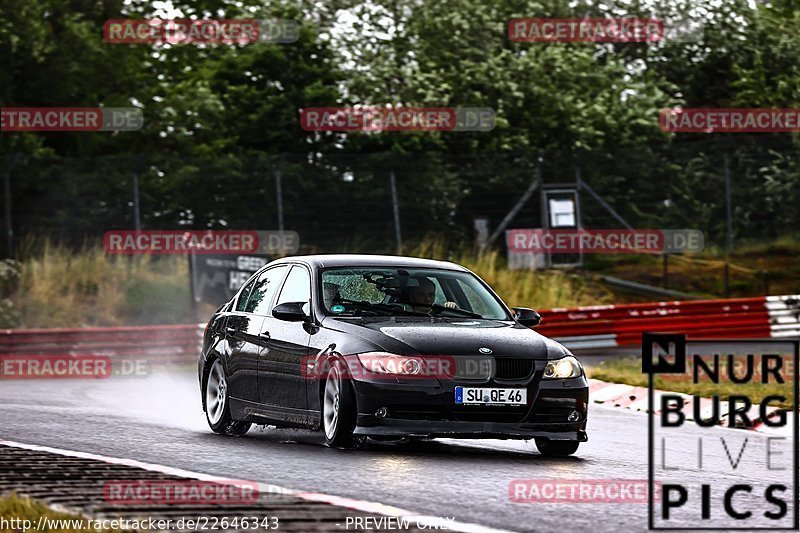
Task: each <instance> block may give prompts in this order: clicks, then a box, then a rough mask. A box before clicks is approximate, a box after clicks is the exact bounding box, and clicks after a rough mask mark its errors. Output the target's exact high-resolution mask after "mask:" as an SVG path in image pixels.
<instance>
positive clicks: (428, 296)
mask: <svg viewBox="0 0 800 533" xmlns="http://www.w3.org/2000/svg"><path fill="white" fill-rule="evenodd" d="M418 281H419V285H417V286H416V287H408V288H407V289H406V291H407V292H406V294H407V296H406V300H407V301H408V303H409V304H411V310H412V311H414V312H416V313H430V311H431V309H432V306H433V304H434V302H435V301H436V285H434V284H433V282H432V281H431V280H430V279H428V278H418ZM443 307H448V308H451V309H454V308H456V307H458V306H457V305H456V304H455V302H445V303H444V305H443Z"/></svg>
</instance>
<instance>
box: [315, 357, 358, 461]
mask: <svg viewBox="0 0 800 533" xmlns="http://www.w3.org/2000/svg"><path fill="white" fill-rule="evenodd" d="M321 403H322V407H321V410H322V413H321V414H322V432H323V434H324V435H325V444H327V445H328V446H330V447H331V448H355V447H358V446H360V445H361V444H362V443H363V442H364V439H363V438H361V437H357V436H355V435H353V430H354V429H355V427H356V415H357V412H358V411H357V407H356V398H355V393H354V392H353V389H352V387H351V386H350V384H349V383H348V382H347V381H345V380H344V379H343V375H342V369H341V364H340V363H339V362H338V361H336V362H334V364H332V365H331V367H330V369H328V373H327V374H326V375H325V386H324V387H323V389H322V402H321Z"/></svg>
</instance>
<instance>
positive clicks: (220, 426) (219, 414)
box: [203, 359, 250, 436]
mask: <svg viewBox="0 0 800 533" xmlns="http://www.w3.org/2000/svg"><path fill="white" fill-rule="evenodd" d="M203 392H204V397H203V409H204V410H205V412H206V421H208V426H209V427H210V428H211V431H213V432H214V433H218V434H220V435H231V436H241V435H244V434H245V433H247V431H248V430H249V429H250V423H249V422H239V421H236V420H233V419H232V418H231V410H230V405H229V402H228V382H227V380H226V377H225V367H223V366H222V361H221V360H219V359H215V360H214V362H213V363H212V364H211V368H209V370H208V375H207V376H206V380H205V391H203Z"/></svg>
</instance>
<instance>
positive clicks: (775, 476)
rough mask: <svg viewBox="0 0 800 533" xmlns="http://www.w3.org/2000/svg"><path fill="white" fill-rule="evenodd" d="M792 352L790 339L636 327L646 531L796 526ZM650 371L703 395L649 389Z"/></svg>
mask: <svg viewBox="0 0 800 533" xmlns="http://www.w3.org/2000/svg"><path fill="white" fill-rule="evenodd" d="M798 351H800V341H796V340H777V339H771V340H753V341H751V340H724V341H694V340H693V341H690V342H687V341H686V336H685V335H681V334H657V333H644V334H643V335H642V371H643V373H646V374H648V388H649V390H648V448H649V450H648V452H649V461H648V483H649V492H650V501H649V506H648V527H649V529H651V530H684V531H685V530H725V531H730V530H797V529H798V525H799V524H798V499H797V498H798V417H797V397H798V390H797V389H798V367H797V363H798ZM655 376H660V377H661V378H664V379H666V378H667V377H669V378H671V379H673V380H674V379H686V380H690V383H691V385H692V386H693V387H694V388H695V390H698V391H699V390H702V391H703V393H702V395H687V394H678V393H670V392H661V391H656V390H655V388H654V380H655ZM673 383H674V381H673ZM659 388H660V387H659ZM666 388H669V387H666ZM722 398H725V401H723V400H722ZM755 427H759V429H761V430H763V431H759V432H756V431H749V429H753V428H755ZM728 428H740V429H728ZM656 483H659V484H660V486H661V491H660V492H661V498H660V501H658V502H656V501H654V498H653V497H652V495H653V488H654V484H656Z"/></svg>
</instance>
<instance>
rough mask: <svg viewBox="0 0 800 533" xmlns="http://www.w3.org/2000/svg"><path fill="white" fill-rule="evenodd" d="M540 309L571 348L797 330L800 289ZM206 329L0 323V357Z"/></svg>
mask: <svg viewBox="0 0 800 533" xmlns="http://www.w3.org/2000/svg"><path fill="white" fill-rule="evenodd" d="M541 315H542V324H541V325H540V326H538V327H537V328H536V331H538V332H540V333H542V334H543V335H547V336H549V337H553V338H555V339H557V340H559V341H561V342H563V343H564V344H565V345H566V346H567V347H568V348H609V347H615V346H627V345H636V344H638V343H639V342H640V340H641V336H642V332H645V331H657V332H662V333H669V332H676V333H686V334H687V336H688V337H689V338H690V339H692V338H706V339H714V338H731V339H732V338H769V337H800V295H785V296H766V297H765V296H761V297H756V298H731V299H724V300H695V301H674V302H650V303H639V304H622V305H601V306H588V307H576V308H571V309H565V308H560V309H550V310H544V311H541ZM202 333H203V325H202V324H187V325H175V326H135V327H116V328H79V329H29V330H25V329H6V330H0V357H2V356H3V355H10V354H13V355H69V356H72V355H75V356H78V355H105V356H109V357H114V356H124V357H146V358H147V359H148V360H150V361H151V362H154V363H162V364H173V363H175V364H186V363H190V362H193V361H195V359H196V358H197V356H198V354H199V351H200V346H201V344H202Z"/></svg>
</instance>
